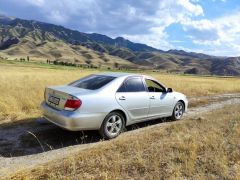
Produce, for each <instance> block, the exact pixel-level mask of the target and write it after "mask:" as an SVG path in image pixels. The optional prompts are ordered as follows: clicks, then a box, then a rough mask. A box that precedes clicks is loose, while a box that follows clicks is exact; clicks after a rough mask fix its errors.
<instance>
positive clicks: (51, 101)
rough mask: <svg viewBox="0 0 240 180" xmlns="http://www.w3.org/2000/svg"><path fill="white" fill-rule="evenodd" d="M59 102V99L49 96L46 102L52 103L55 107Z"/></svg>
mask: <svg viewBox="0 0 240 180" xmlns="http://www.w3.org/2000/svg"><path fill="white" fill-rule="evenodd" d="M59 101H60V98H57V97H54V96H49V98H48V102H50V103H53V104H55V105H58V104H59Z"/></svg>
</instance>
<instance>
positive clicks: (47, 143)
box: [0, 118, 169, 157]
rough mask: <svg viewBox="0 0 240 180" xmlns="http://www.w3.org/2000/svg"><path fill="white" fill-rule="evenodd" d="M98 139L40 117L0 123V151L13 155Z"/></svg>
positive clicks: (149, 124)
mask: <svg viewBox="0 0 240 180" xmlns="http://www.w3.org/2000/svg"><path fill="white" fill-rule="evenodd" d="M166 121H169V120H167V119H157V120H153V121H148V122H143V123H138V124H135V125H132V126H129V127H127V131H131V130H134V129H138V128H143V127H146V126H151V125H155V124H158V123H162V122H166ZM100 140H102V139H101V136H100V135H99V134H98V131H78V132H71V131H67V130H64V129H62V128H60V127H58V126H56V125H54V124H52V123H49V122H48V121H46V120H45V119H43V118H36V119H26V120H22V121H21V122H16V123H11V124H5V125H2V126H0V155H1V156H3V157H17V156H24V155H31V154H37V153H41V152H44V151H50V150H53V149H59V148H63V147H67V146H73V145H77V144H86V143H93V142H98V141H100Z"/></svg>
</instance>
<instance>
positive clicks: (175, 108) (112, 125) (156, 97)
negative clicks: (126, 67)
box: [41, 73, 188, 139]
mask: <svg viewBox="0 0 240 180" xmlns="http://www.w3.org/2000/svg"><path fill="white" fill-rule="evenodd" d="M44 96H45V100H44V101H43V102H42V104H41V107H42V110H43V116H44V117H45V118H46V119H47V120H48V121H50V122H52V123H54V124H56V125H58V126H60V127H62V128H65V129H68V130H71V131H78V130H99V132H100V134H101V135H102V136H103V137H104V138H105V139H111V138H115V137H117V136H118V135H119V134H120V133H121V132H122V131H123V130H124V128H125V127H126V126H128V125H131V124H134V123H138V122H142V121H148V120H153V119H158V118H163V117H171V118H172V119H173V120H179V119H181V117H182V116H183V113H184V112H185V111H186V110H187V107H188V101H187V98H186V96H185V95H184V94H182V93H179V92H175V91H173V90H172V89H171V88H167V87H166V86H164V85H163V84H161V83H160V82H159V81H157V80H156V79H154V78H152V77H150V76H145V75H138V74H129V73H101V74H92V75H89V76H87V77H84V78H82V79H80V80H76V81H74V82H72V83H70V84H68V85H63V86H50V87H47V88H46V89H45V93H44Z"/></svg>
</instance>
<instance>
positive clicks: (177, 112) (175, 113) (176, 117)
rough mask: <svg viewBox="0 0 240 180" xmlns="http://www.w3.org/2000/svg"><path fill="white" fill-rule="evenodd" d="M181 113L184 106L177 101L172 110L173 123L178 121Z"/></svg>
mask: <svg viewBox="0 0 240 180" xmlns="http://www.w3.org/2000/svg"><path fill="white" fill-rule="evenodd" d="M183 113H184V104H183V103H182V102H181V101H178V102H177V104H176V105H175V107H174V109H173V113H172V117H171V119H172V120H173V121H177V120H180V119H181V118H182V116H183Z"/></svg>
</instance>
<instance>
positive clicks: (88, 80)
mask: <svg viewBox="0 0 240 180" xmlns="http://www.w3.org/2000/svg"><path fill="white" fill-rule="evenodd" d="M114 79H115V77H112V76H104V75H90V76H87V77H85V78H82V79H79V80H77V81H74V82H72V83H70V84H69V86H73V87H78V88H83V89H89V90H96V89H100V88H101V87H103V86H105V85H106V84H108V83H109V82H111V81H112V80H114Z"/></svg>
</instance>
